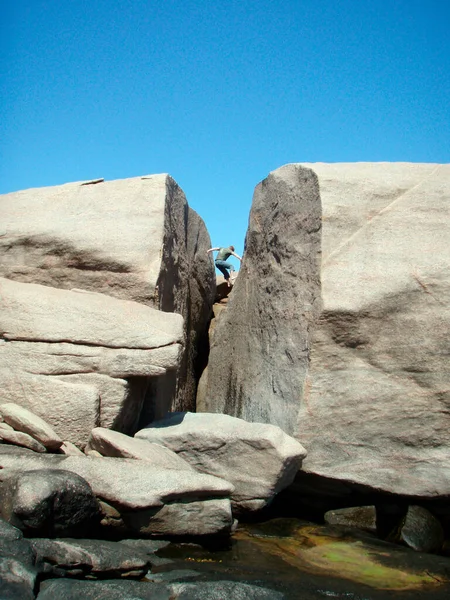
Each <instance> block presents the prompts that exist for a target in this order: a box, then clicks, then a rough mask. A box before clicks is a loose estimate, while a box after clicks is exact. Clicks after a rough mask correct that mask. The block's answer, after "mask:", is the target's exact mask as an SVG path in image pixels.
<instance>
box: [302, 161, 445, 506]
mask: <svg viewBox="0 0 450 600" xmlns="http://www.w3.org/2000/svg"><path fill="white" fill-rule="evenodd" d="M309 166H311V168H313V169H314V171H315V172H316V173H317V175H318V176H319V183H320V190H321V197H322V206H323V237H322V239H323V257H322V300H323V312H322V314H321V317H320V321H319V323H318V327H317V328H316V330H315V332H314V340H313V343H312V350H311V367H310V370H309V374H308V380H307V381H308V383H307V386H306V392H305V393H304V395H303V399H302V402H301V409H300V418H299V436H300V439H301V441H302V444H304V445H305V447H306V449H307V450H308V455H307V458H306V459H305V461H304V464H303V469H304V470H305V471H306V472H308V473H314V474H318V475H321V476H326V477H329V478H331V479H340V480H345V481H348V482H356V483H359V484H364V485H367V486H370V487H372V488H376V489H380V490H385V491H389V492H394V493H399V494H408V495H414V496H424V497H430V496H431V497H432V496H435V495H448V494H449V493H450V444H449V437H448V431H449V428H450V416H449V414H450V413H449V408H450V384H449V382H450V371H449V365H450V361H449V354H450V346H449V340H450V311H449V306H450V277H449V272H450V244H449V240H450V220H449V209H450V165H435V164H402V163H399V164H387V163H381V164H372V163H370V164H365V163H362V164H337V165H327V164H315V165H309Z"/></svg>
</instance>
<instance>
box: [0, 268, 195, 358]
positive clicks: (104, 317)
mask: <svg viewBox="0 0 450 600" xmlns="http://www.w3.org/2000/svg"><path fill="white" fill-rule="evenodd" d="M0 292H1V296H0V298H1V303H2V310H1V313H0V330H1V332H2V337H4V338H5V339H8V340H24V341H30V340H32V341H35V342H53V343H54V342H72V343H74V344H89V345H93V346H105V347H107V348H136V349H150V348H157V347H159V346H167V345H169V344H175V343H177V342H180V341H181V340H182V338H183V319H182V317H181V315H177V314H174V313H170V314H166V313H162V312H161V311H159V310H156V309H154V308H151V307H150V306H145V305H143V304H139V303H137V302H131V301H127V300H118V299H117V298H113V297H111V296H107V295H105V294H97V293H91V292H86V291H83V290H61V289H57V288H51V287H47V286H42V285H36V284H32V283H28V284H25V283H19V282H17V281H11V280H9V279H4V278H0Z"/></svg>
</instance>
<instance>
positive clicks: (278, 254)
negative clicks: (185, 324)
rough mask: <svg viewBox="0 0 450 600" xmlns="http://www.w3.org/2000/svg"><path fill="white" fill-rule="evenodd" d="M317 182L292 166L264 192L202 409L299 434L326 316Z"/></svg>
mask: <svg viewBox="0 0 450 600" xmlns="http://www.w3.org/2000/svg"><path fill="white" fill-rule="evenodd" d="M320 218H321V208H320V197H319V186H318V183H317V176H316V175H315V174H314V173H313V172H312V171H311V170H310V169H306V168H304V167H301V166H300V165H287V166H286V167H282V168H281V169H278V170H277V171H274V172H272V173H270V175H269V176H268V177H267V179H265V180H264V181H263V182H262V183H260V184H259V185H258V186H257V187H256V189H255V194H254V197H253V204H252V209H251V212H250V221H249V226H248V231H247V237H246V242H245V254H244V259H243V262H242V266H241V269H240V272H239V277H238V278H237V280H236V283H235V285H234V288H233V291H232V293H231V294H230V298H229V302H228V308H227V310H226V311H223V313H222V314H221V316H220V319H219V320H218V323H217V325H216V329H215V332H214V337H213V339H212V345H211V353H210V358H209V362H208V377H207V379H208V381H207V385H206V393H205V397H204V398H202V403H201V405H202V409H204V410H205V411H209V412H223V413H227V414H230V415H233V416H236V417H240V418H242V419H245V420H247V421H259V422H265V423H272V424H274V425H278V426H279V427H281V428H282V429H284V431H286V432H287V433H289V434H292V433H294V432H295V429H296V422H297V415H298V410H299V402H300V398H301V397H302V395H303V388H304V385H305V379H306V374H307V369H308V362H309V347H310V336H311V325H312V324H313V323H314V320H315V318H316V316H317V315H318V313H319V310H320V274H319V257H320V229H321V220H320Z"/></svg>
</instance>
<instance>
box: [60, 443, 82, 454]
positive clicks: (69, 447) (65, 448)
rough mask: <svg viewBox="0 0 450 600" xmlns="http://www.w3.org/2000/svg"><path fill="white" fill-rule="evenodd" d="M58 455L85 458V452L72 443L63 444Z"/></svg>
mask: <svg viewBox="0 0 450 600" xmlns="http://www.w3.org/2000/svg"><path fill="white" fill-rule="evenodd" d="M58 453H59V454H65V455H66V456H83V455H84V454H83V452H81V450H80V449H79V448H78V447H77V446H75V444H72V442H63V443H62V444H61V446H60V448H58Z"/></svg>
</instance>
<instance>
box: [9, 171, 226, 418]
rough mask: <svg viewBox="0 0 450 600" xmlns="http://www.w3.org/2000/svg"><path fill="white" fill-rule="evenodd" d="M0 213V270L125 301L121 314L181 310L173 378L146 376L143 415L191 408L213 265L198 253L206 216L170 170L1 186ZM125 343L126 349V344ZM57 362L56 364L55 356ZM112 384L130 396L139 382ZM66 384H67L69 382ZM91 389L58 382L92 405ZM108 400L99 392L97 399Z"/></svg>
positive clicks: (203, 246) (206, 241) (205, 244)
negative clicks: (6, 190)
mask: <svg viewBox="0 0 450 600" xmlns="http://www.w3.org/2000/svg"><path fill="white" fill-rule="evenodd" d="M0 221H1V222H2V230H4V234H3V235H2V236H1V237H0V254H1V261H0V275H1V276H3V277H5V278H8V279H10V280H15V281H17V282H22V283H28V284H42V285H44V286H47V287H49V288H51V287H54V288H62V289H65V290H71V289H73V288H79V289H82V290H87V291H93V292H100V293H102V294H104V295H109V296H113V297H114V298H116V299H120V300H122V301H133V302H134V304H131V303H130V304H129V306H130V309H129V311H128V314H129V316H131V315H134V313H135V310H137V311H138V313H140V314H142V311H141V310H140V309H139V308H136V307H137V306H138V305H137V304H136V303H139V304H143V305H146V306H147V307H153V308H157V309H159V310H162V311H165V312H176V313H179V314H181V315H182V316H183V317H184V350H183V352H182V354H181V356H180V364H179V369H178V377H177V378H176V377H175V375H174V372H173V371H165V372H160V373H159V375H160V376H159V377H158V378H156V379H155V378H152V379H151V380H150V384H151V385H150V386H148V383H149V381H148V380H146V381H145V386H146V387H147V386H148V394H149V396H151V397H152V399H153V400H152V402H151V403H147V405H146V406H145V407H144V409H145V415H146V416H144V421H145V419H148V418H151V417H152V416H154V414H164V413H165V411H166V410H169V409H171V408H172V409H173V408H176V409H180V408H184V409H193V408H194V406H195V386H196V384H195V370H196V368H197V343H198V339H199V337H201V335H202V332H203V330H204V328H205V326H206V323H207V321H208V319H209V315H210V310H211V305H212V302H213V297H214V284H215V279H214V267H213V265H212V264H211V261H210V260H209V257H208V256H207V255H206V250H207V249H208V248H209V247H210V246H211V243H210V238H209V235H208V233H207V231H206V228H205V225H204V223H203V221H202V220H201V219H200V217H199V216H198V215H197V214H196V213H195V212H194V211H193V210H191V209H190V208H189V206H188V204H187V202H186V199H185V196H184V194H183V192H182V190H181V189H180V188H179V186H178V185H177V184H176V183H175V181H174V180H173V179H172V178H171V177H169V176H168V175H166V174H162V175H150V176H147V177H137V178H133V179H124V180H118V181H111V182H104V181H103V180H96V181H87V182H78V183H70V184H67V185H62V186H55V187H51V188H39V189H32V190H25V191H21V192H15V193H12V194H5V195H3V196H0ZM91 300H92V297H91ZM92 302H94V300H92ZM131 307H132V308H131ZM2 311H3V308H2ZM133 318H134V317H133ZM168 318H169V317H168ZM131 320H132V319H131ZM129 321H130V319H129ZM57 322H58V321H57V319H56V318H55V319H54V323H55V324H56V323H57ZM60 324H61V322H60ZM105 324H106V322H105ZM78 327H81V325H80V324H79V323H78V325H77V328H78ZM86 329H88V323H87V322H86ZM22 339H23V338H22ZM32 341H33V342H36V341H38V340H34V339H33V340H32ZM58 341H61V340H58ZM63 341H64V340H63ZM133 347H136V346H133ZM123 348H124V351H125V352H126V346H123ZM138 348H139V347H138ZM90 349H91V348H89V349H87V350H86V349H85V351H86V352H88V351H89V350H90ZM103 357H104V353H102V359H103ZM105 358H106V357H105ZM142 358H143V361H144V362H145V363H148V361H147V359H146V358H144V357H142ZM61 360H62V361H63V362H65V360H67V358H65V359H61ZM80 360H81V359H80ZM95 360H97V361H100V358H99V357H97V358H96V359H95ZM55 361H56V363H57V364H59V361H60V359H56V358H55ZM143 361H142V360H140V361H138V362H139V364H142V362H143ZM116 362H117V361H116ZM132 363H135V364H136V360H135V357H133V358H131V357H128V364H129V365H130V366H131V365H132ZM57 368H58V367H55V369H57ZM139 369H140V367H138V366H136V367H135V371H136V372H135V373H134V375H133V378H134V377H135V378H136V379H139V377H141V376H142V377H147V376H148V374H147V373H145V372H144V373H142V372H140V370H139ZM120 377H121V375H120ZM97 380H98V381H100V379H99V377H97ZM41 381H42V380H41ZM48 383H49V380H47V384H48ZM59 383H61V382H59ZM110 383H111V382H108V384H110ZM113 383H114V385H113V386H112V387H114V388H115V389H114V390H112V389H111V390H110V392H109V396H110V397H111V396H114V395H116V394H120V393H122V396H123V395H124V394H125V395H126V394H128V396H130V397H132V396H134V395H135V396H136V397H137V402H139V396H140V395H142V383H143V382H142V381H135V380H134V379H133V381H130V380H129V379H127V381H126V382H125V383H124V382H122V383H121V384H119V385H117V383H118V382H113ZM69 385H71V386H74V387H73V388H72V390H70V389H68V387H69ZM133 386H137V387H138V388H139V389H138V390H137V391H136V393H134V392H133V390H131V389H128V390H125V388H127V387H128V388H132V387H133ZM59 387H60V386H59ZM110 387H111V386H110ZM175 387H176V390H175ZM57 388H58V386H56V388H55V386H53V385H49V387H48V388H47V390H46V395H48V396H53V397H54V396H55V395H57V394H58V391H59V390H58V389H57ZM95 388H96V385H95V384H94V385H85V384H83V385H80V382H79V381H78V380H77V379H76V378H75V377H71V383H70V384H69V383H68V382H66V386H65V390H64V391H65V392H66V397H67V396H69V397H70V396H71V395H72V396H73V395H79V396H80V397H81V396H83V397H84V402H85V403H86V405H88V406H92V404H93V403H94V404H95V402H96V400H98V394H97V398H96V396H95ZM119 388H121V390H119ZM41 391H42V389H41ZM108 401H109V400H108V399H107V398H106V395H105V394H104V398H103V405H104V406H105V407H106V405H107V404H108ZM90 414H91V415H92V412H91V411H90Z"/></svg>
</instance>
